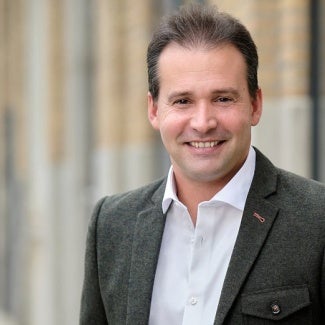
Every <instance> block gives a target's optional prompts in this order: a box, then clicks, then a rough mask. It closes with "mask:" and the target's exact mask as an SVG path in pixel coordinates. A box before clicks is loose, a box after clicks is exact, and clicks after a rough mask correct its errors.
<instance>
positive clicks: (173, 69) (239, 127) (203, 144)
mask: <svg viewBox="0 0 325 325" xmlns="http://www.w3.org/2000/svg"><path fill="white" fill-rule="evenodd" d="M246 71H247V69H246V63H245V61H244V58H243V56H242V54H241V53H240V52H239V51H238V50H237V49H236V48H235V47H234V46H232V45H229V44H226V45H222V46H219V47H217V48H214V49H204V48H192V49H187V48H184V47H182V46H180V45H178V44H175V43H171V44H169V45H168V46H167V47H166V48H165V49H164V50H163V52H162V53H161V55H160V58H159V62H158V74H159V81H160V90H159V96H158V99H157V101H154V100H153V98H152V96H151V94H150V93H149V94H148V116H149V120H150V122H151V124H152V126H153V127H154V128H155V129H157V130H159V131H160V134H161V138H162V141H163V143H164V146H165V147H166V150H167V151H168V153H169V155H170V159H171V162H172V164H173V168H174V173H175V177H176V179H177V180H182V179H183V180H184V179H186V180H187V181H192V182H193V181H194V182H210V183H213V182H215V183H216V184H219V185H221V184H223V185H224V184H226V183H227V182H228V181H229V180H230V179H231V178H232V177H233V176H234V175H235V173H236V172H237V171H238V170H239V169H240V167H241V166H242V164H243V163H244V161H245V159H246V157H247V154H248V150H249V146H250V142H251V126H253V125H256V124H257V123H258V122H259V119H260V115H261V111H262V108H261V106H262V104H261V101H262V99H261V92H260V90H259V91H258V92H257V96H256V99H252V98H251V97H250V95H249V91H248V84H247V72H246Z"/></svg>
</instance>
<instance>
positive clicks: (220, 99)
mask: <svg viewBox="0 0 325 325" xmlns="http://www.w3.org/2000/svg"><path fill="white" fill-rule="evenodd" d="M216 101H217V102H220V103H229V102H232V101H233V100H232V99H231V98H230V97H218V98H217V100H216Z"/></svg>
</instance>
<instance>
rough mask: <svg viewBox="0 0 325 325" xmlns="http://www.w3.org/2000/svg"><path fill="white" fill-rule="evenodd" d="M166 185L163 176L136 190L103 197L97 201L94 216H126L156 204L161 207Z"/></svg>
mask: <svg viewBox="0 0 325 325" xmlns="http://www.w3.org/2000/svg"><path fill="white" fill-rule="evenodd" d="M165 185H166V178H162V179H159V180H156V181H154V182H152V183H150V184H147V185H145V186H142V187H140V188H137V189H134V190H130V191H127V192H123V193H118V194H114V195H110V196H106V197H103V198H101V199H100V200H99V201H98V202H97V204H96V207H95V209H94V213H93V216H94V215H96V216H95V217H96V218H97V217H98V218H105V216H108V215H110V216H123V215H125V216H126V215H134V214H135V213H138V212H140V211H144V210H146V209H147V208H152V207H154V206H157V207H158V208H159V205H161V202H162V198H163V195H164V190H165Z"/></svg>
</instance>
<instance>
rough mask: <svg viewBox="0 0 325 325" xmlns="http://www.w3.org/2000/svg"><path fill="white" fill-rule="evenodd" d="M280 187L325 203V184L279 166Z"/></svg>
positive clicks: (293, 193)
mask: <svg viewBox="0 0 325 325" xmlns="http://www.w3.org/2000/svg"><path fill="white" fill-rule="evenodd" d="M278 186H279V189H281V190H283V191H286V193H287V194H288V195H289V194H291V195H293V196H297V197H302V198H304V199H305V200H306V199H308V201H309V202H310V203H312V202H315V203H316V202H318V203H321V204H323V206H324V205H325V184H324V183H320V182H318V181H315V180H313V179H308V178H305V177H302V176H299V175H296V174H294V173H291V172H289V171H286V170H283V169H280V168H278Z"/></svg>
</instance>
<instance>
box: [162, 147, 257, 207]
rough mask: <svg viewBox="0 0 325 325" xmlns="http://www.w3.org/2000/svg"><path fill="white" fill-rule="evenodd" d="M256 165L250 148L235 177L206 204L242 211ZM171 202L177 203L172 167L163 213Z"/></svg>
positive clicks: (254, 156) (253, 153) (254, 154)
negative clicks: (231, 207) (215, 203)
mask: <svg viewBox="0 0 325 325" xmlns="http://www.w3.org/2000/svg"><path fill="white" fill-rule="evenodd" d="M255 163H256V153H255V150H254V149H253V147H250V149H249V152H248V156H247V159H246V161H245V163H244V164H243V166H242V167H241V168H240V170H239V171H238V172H237V173H236V174H235V176H234V177H233V178H232V179H231V180H230V181H229V182H228V183H227V184H226V185H225V186H224V187H223V188H222V189H221V190H220V191H219V192H218V193H216V194H215V196H214V197H213V198H212V199H211V200H210V201H208V202H207V203H212V204H213V202H224V203H227V204H229V205H232V206H234V207H235V208H237V209H239V210H241V211H243V210H244V207H245V203H246V199H247V195H248V191H249V189H250V186H251V183H252V180H253V176H254V172H255ZM173 201H177V202H179V200H178V198H177V194H176V184H175V179H174V172H173V167H172V166H171V167H170V169H169V172H168V176H167V183H166V188H165V194H164V198H163V201H162V209H163V213H166V212H167V210H168V208H169V206H170V204H171V203H172V202H173Z"/></svg>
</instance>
